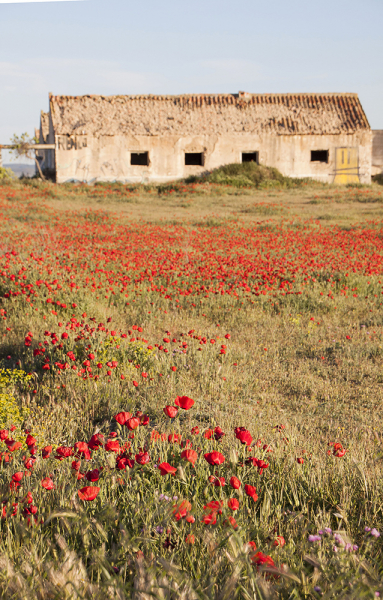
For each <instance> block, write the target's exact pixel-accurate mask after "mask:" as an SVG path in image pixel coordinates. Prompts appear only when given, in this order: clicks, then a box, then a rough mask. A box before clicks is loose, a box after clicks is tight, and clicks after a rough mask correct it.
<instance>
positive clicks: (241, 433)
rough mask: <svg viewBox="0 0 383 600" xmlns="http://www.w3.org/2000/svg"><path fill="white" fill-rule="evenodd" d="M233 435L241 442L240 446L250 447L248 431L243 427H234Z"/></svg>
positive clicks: (250, 437)
mask: <svg viewBox="0 0 383 600" xmlns="http://www.w3.org/2000/svg"><path fill="white" fill-rule="evenodd" d="M234 433H235V437H236V438H237V440H239V441H240V442H241V444H247V446H250V444H251V442H252V441H253V438H252V436H251V434H250V431H248V430H247V429H245V428H244V427H236V428H235V429H234Z"/></svg>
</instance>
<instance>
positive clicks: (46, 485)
mask: <svg viewBox="0 0 383 600" xmlns="http://www.w3.org/2000/svg"><path fill="white" fill-rule="evenodd" d="M41 485H42V486H43V488H45V489H46V490H53V489H54V488H55V484H54V483H53V481H52V479H50V477H46V478H45V479H43V480H42V482H41Z"/></svg>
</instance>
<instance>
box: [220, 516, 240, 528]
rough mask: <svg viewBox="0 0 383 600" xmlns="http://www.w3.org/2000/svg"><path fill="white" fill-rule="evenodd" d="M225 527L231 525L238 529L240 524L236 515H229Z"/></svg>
mask: <svg viewBox="0 0 383 600" xmlns="http://www.w3.org/2000/svg"><path fill="white" fill-rule="evenodd" d="M223 525H224V527H229V526H231V527H232V528H233V529H237V528H238V525H237V521H236V520H235V519H234V517H231V516H229V517H227V519H225V520H224V522H223Z"/></svg>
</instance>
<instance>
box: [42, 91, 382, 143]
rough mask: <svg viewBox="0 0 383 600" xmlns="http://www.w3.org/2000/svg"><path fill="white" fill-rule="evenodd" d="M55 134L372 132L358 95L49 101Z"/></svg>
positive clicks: (71, 98)
mask: <svg viewBox="0 0 383 600" xmlns="http://www.w3.org/2000/svg"><path fill="white" fill-rule="evenodd" d="M50 110H51V114H52V120H53V126H54V130H55V132H56V134H61V135H71V134H82V133H84V134H87V135H95V136H100V135H118V134H131V135H169V136H170V135H203V134H211V133H216V134H225V133H251V134H260V133H263V132H266V133H273V134H276V135H301V134H316V135H318V134H327V135H331V134H339V133H354V132H355V131H360V130H369V129H370V126H369V123H368V121H367V118H366V115H365V113H364V111H363V108H362V105H361V103H360V101H359V98H358V96H357V94H250V93H246V92H239V94H199V95H183V96H147V95H146V96H53V95H51V96H50Z"/></svg>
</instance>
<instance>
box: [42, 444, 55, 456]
mask: <svg viewBox="0 0 383 600" xmlns="http://www.w3.org/2000/svg"><path fill="white" fill-rule="evenodd" d="M51 452H52V446H45V448H42V450H41V456H42V457H43V458H49V457H50V455H51Z"/></svg>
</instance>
